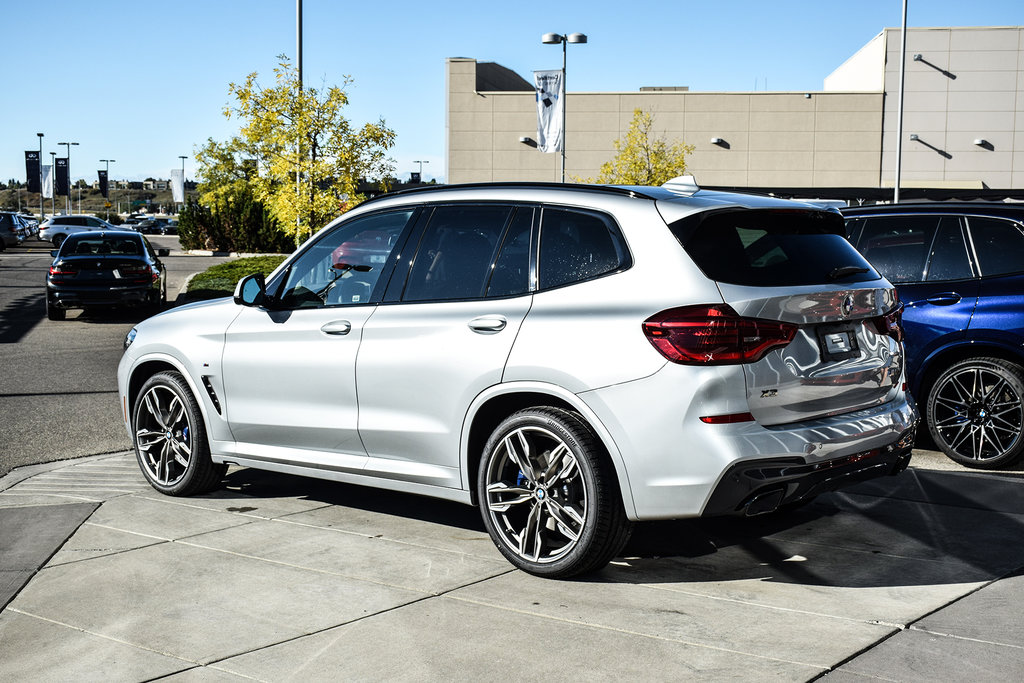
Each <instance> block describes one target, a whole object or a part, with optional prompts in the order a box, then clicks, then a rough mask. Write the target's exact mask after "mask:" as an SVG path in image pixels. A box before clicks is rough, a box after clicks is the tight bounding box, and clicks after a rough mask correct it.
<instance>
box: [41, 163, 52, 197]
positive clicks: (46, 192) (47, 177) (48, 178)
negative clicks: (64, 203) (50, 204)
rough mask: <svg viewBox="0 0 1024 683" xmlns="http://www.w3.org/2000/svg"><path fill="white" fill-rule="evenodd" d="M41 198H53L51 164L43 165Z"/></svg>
mask: <svg viewBox="0 0 1024 683" xmlns="http://www.w3.org/2000/svg"><path fill="white" fill-rule="evenodd" d="M43 199H53V166H51V165H50V164H47V165H46V166H43Z"/></svg>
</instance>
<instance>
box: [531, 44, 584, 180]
mask: <svg viewBox="0 0 1024 683" xmlns="http://www.w3.org/2000/svg"><path fill="white" fill-rule="evenodd" d="M540 40H541V42H542V43H544V44H545V45H557V44H559V43H561V44H562V97H566V95H567V94H568V93H569V89H568V87H567V86H566V82H565V80H566V79H565V52H566V45H567V44H568V43H585V42H587V36H586V35H584V34H583V33H569V34H568V35H562V34H561V33H545V34H544V35H543V36H541V39H540ZM566 99H568V98H566ZM565 105H566V101H565V100H563V101H562V182H563V183H564V182H565V138H566V135H565Z"/></svg>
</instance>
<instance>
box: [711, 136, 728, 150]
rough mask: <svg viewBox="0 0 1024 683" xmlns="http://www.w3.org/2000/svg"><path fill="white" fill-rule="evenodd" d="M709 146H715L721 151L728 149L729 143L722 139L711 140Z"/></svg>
mask: <svg viewBox="0 0 1024 683" xmlns="http://www.w3.org/2000/svg"><path fill="white" fill-rule="evenodd" d="M711 144H712V145H717V146H719V147H721V148H722V149H729V141H728V140H725V139H723V138H711Z"/></svg>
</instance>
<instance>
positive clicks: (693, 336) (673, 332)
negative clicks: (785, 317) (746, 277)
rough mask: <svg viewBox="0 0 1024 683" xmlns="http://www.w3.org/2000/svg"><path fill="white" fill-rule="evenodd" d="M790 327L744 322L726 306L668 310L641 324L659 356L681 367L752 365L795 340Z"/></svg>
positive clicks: (761, 321) (793, 328) (774, 322)
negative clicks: (770, 352)
mask: <svg viewBox="0 0 1024 683" xmlns="http://www.w3.org/2000/svg"><path fill="white" fill-rule="evenodd" d="M797 329H798V328H797V326H796V325H794V324H792V323H786V322H781V321H778V320H765V319H763V318H745V317H743V316H740V315H739V314H737V313H736V311H735V310H733V308H732V307H731V306H729V305H728V304H708V305H700V306H684V307H681V308H670V309H668V310H666V311H662V312H661V313H657V314H655V315H653V316H651V317H650V318H648V319H647V320H645V321H644V323H643V330H644V334H645V335H646V336H647V340H648V341H649V342H651V344H652V345H653V346H654V348H656V349H657V350H658V351H659V352H660V353H661V355H663V356H664V357H665V358H667V359H668V360H670V361H672V362H673V363H680V364H683V365H736V364H741V363H754V362H756V361H759V360H761V359H762V358H764V356H765V354H767V353H768V352H769V351H771V350H772V349H775V348H779V347H782V346H786V345H787V344H789V343H790V342H791V341H793V337H795V336H796V333H797Z"/></svg>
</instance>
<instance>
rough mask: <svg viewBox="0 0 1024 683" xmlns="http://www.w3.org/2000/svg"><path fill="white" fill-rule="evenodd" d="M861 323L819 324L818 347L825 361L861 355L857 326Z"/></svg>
mask: <svg viewBox="0 0 1024 683" xmlns="http://www.w3.org/2000/svg"><path fill="white" fill-rule="evenodd" d="M859 326H860V323H856V324H854V323H833V324H829V325H819V326H818V328H817V333H818V348H819V349H820V350H821V359H822V360H823V361H839V360H847V359H849V358H856V357H857V356H859V355H860V347H859V346H857V328H858V327H859Z"/></svg>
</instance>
